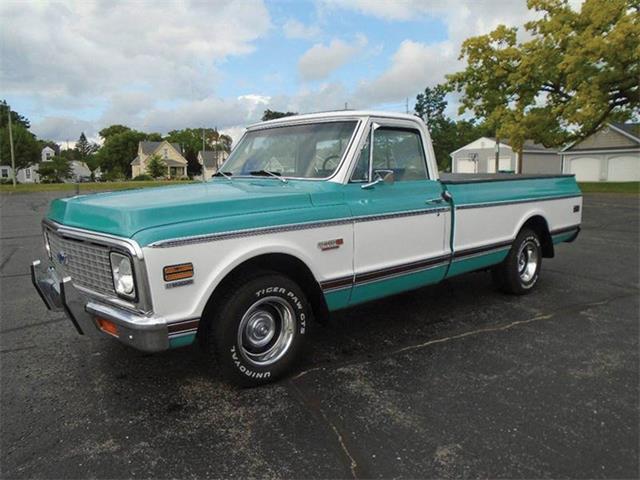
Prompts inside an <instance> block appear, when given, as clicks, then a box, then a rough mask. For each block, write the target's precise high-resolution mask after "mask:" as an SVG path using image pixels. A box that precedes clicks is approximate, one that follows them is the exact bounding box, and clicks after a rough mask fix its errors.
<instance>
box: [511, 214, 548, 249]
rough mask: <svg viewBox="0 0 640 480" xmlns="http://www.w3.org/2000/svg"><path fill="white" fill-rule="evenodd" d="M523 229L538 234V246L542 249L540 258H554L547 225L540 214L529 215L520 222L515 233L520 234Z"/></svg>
mask: <svg viewBox="0 0 640 480" xmlns="http://www.w3.org/2000/svg"><path fill="white" fill-rule="evenodd" d="M523 228H530V229H531V230H533V231H534V232H536V233H537V234H538V237H539V238H540V245H541V247H542V256H543V257H544V258H553V257H554V255H555V251H554V248H553V240H552V238H551V232H550V230H549V224H548V223H547V220H546V219H545V218H544V216H543V215H542V214H541V213H534V214H531V215H529V216H528V217H527V218H526V219H525V220H524V221H523V222H522V224H521V225H520V227H519V228H518V231H517V233H520V232H521V231H522V229H523ZM516 236H517V235H516Z"/></svg>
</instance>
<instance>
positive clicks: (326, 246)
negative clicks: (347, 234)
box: [318, 238, 344, 252]
mask: <svg viewBox="0 0 640 480" xmlns="http://www.w3.org/2000/svg"><path fill="white" fill-rule="evenodd" d="M343 244H344V240H343V239H342V238H336V239H334V240H325V241H323V242H319V243H318V248H319V249H320V250H322V251H323V252H324V251H325V250H335V249H336V248H340V246H341V245H343Z"/></svg>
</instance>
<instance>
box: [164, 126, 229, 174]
mask: <svg viewBox="0 0 640 480" xmlns="http://www.w3.org/2000/svg"><path fill="white" fill-rule="evenodd" d="M203 134H204V144H205V148H206V149H207V150H225V151H227V152H228V151H230V150H231V143H232V140H231V137H229V136H228V135H223V134H220V133H219V132H218V130H216V129H215V128H185V129H182V130H172V131H170V132H169V133H168V134H167V136H166V137H165V138H164V139H165V140H167V141H168V142H170V143H177V144H178V145H180V146H181V147H182V149H183V152H182V153H183V155H184V157H185V158H186V159H187V162H188V165H187V172H188V173H189V174H190V175H199V174H200V172H201V166H200V163H198V152H199V151H200V150H202V136H203Z"/></svg>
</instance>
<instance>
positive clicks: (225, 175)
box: [213, 170, 233, 180]
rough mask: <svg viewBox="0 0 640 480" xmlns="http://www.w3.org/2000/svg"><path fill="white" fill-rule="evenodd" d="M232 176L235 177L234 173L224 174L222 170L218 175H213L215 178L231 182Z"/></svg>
mask: <svg viewBox="0 0 640 480" xmlns="http://www.w3.org/2000/svg"><path fill="white" fill-rule="evenodd" d="M231 175H233V173H231V172H223V171H222V170H218V171H217V172H216V173H214V174H213V176H214V177H224V178H226V179H227V180H231Z"/></svg>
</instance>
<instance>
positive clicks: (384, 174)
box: [362, 170, 396, 190]
mask: <svg viewBox="0 0 640 480" xmlns="http://www.w3.org/2000/svg"><path fill="white" fill-rule="evenodd" d="M373 173H374V174H375V180H374V181H373V182H369V183H365V184H364V185H362V188H363V189H364V190H367V189H369V188H373V187H374V186H376V185H378V184H379V183H386V184H389V185H391V184H393V183H395V181H396V176H395V173H394V172H393V170H375V171H374V172H373Z"/></svg>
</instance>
